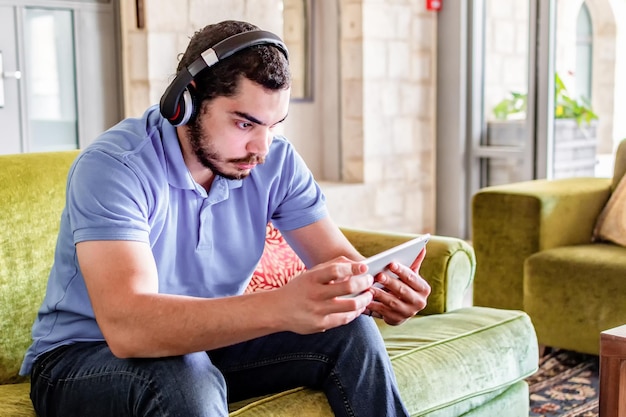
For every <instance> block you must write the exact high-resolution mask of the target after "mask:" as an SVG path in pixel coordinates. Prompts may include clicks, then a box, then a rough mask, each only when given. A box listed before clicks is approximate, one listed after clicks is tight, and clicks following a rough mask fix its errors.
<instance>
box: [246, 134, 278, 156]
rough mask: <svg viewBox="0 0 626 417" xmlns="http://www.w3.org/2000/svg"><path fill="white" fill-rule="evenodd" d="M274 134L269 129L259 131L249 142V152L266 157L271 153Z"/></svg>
mask: <svg viewBox="0 0 626 417" xmlns="http://www.w3.org/2000/svg"><path fill="white" fill-rule="evenodd" d="M273 137H274V134H273V133H272V132H271V131H270V130H269V129H267V128H263V129H258V132H256V134H255V136H254V138H253V139H252V140H251V141H250V142H248V147H247V150H248V151H249V152H251V153H254V154H257V155H265V154H267V152H268V151H269V146H270V143H271V142H272V138H273Z"/></svg>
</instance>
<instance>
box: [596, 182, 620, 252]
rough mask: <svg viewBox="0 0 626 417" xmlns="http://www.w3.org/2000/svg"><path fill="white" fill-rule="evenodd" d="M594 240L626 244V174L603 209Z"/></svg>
mask: <svg viewBox="0 0 626 417" xmlns="http://www.w3.org/2000/svg"><path fill="white" fill-rule="evenodd" d="M593 240H594V241H606V242H613V243H616V244H618V245H621V246H626V176H623V177H622V179H621V180H620V181H619V183H618V184H617V187H616V188H615V191H613V193H612V194H611V197H610V198H609V201H608V202H607V203H606V205H605V206H604V209H602V213H600V216H599V217H598V220H597V222H596V227H595V229H594V231H593Z"/></svg>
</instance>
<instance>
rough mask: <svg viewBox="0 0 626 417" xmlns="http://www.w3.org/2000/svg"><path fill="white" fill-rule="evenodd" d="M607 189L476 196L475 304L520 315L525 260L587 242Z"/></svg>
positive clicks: (599, 181)
mask: <svg viewBox="0 0 626 417" xmlns="http://www.w3.org/2000/svg"><path fill="white" fill-rule="evenodd" d="M610 183H611V181H610V179H608V178H567V179H559V180H535V181H526V182H520V183H514V184H508V185H502V186H495V187H487V188H484V189H482V190H480V191H479V192H478V193H476V194H475V195H474V197H473V199H472V244H473V246H474V250H475V251H476V259H477V270H476V278H475V282H474V304H476V305H481V306H489V307H496V308H508V309H523V265H524V260H525V259H526V258H527V257H528V256H530V255H532V254H533V253H535V252H538V251H540V250H544V249H549V248H554V247H559V246H569V245H576V244H582V243H588V242H590V241H591V235H592V232H593V228H594V225H595V222H596V219H597V218H598V216H599V214H600V212H601V211H602V208H603V207H604V205H605V204H606V202H607V200H608V198H609V194H610Z"/></svg>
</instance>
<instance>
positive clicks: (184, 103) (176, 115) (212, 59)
mask: <svg viewBox="0 0 626 417" xmlns="http://www.w3.org/2000/svg"><path fill="white" fill-rule="evenodd" d="M256 45H270V46H274V47H276V48H278V49H279V50H280V51H281V52H282V53H283V55H285V58H287V59H289V52H288V51H287V47H286V46H285V44H284V43H283V41H282V40H281V39H280V38H279V37H278V36H276V35H274V34H273V33H271V32H267V31H264V30H252V31H248V32H242V33H238V34H235V35H233V36H230V37H228V38H226V39H224V40H221V41H220V42H218V43H216V44H215V45H214V46H213V47H211V48H209V49H207V50H206V51H204V52H202V53H201V54H200V56H199V57H198V58H197V59H196V60H195V61H193V62H192V63H191V64H190V65H189V66H188V67H185V68H183V69H182V70H180V71H179V73H178V74H177V75H176V78H174V81H172V83H171V84H170V85H169V86H168V87H167V89H166V90H165V93H164V94H163V96H162V97H161V102H160V110H161V114H162V115H163V117H165V118H166V119H168V120H169V121H170V123H172V124H173V125H174V126H180V125H183V124H185V123H187V122H188V121H189V119H190V118H191V116H192V114H193V104H192V102H193V100H192V98H191V96H190V93H189V91H188V87H189V85H190V84H191V82H192V81H193V79H194V78H195V77H196V75H198V74H199V73H201V72H202V71H204V70H205V69H207V68H209V67H212V66H213V65H215V64H217V63H218V62H220V61H221V60H223V59H225V58H228V57H229V56H231V55H233V54H235V53H237V52H239V51H241V50H242V49H245V48H250V47H252V46H256ZM186 95H189V96H188V97H187V96H186ZM188 104H190V105H188Z"/></svg>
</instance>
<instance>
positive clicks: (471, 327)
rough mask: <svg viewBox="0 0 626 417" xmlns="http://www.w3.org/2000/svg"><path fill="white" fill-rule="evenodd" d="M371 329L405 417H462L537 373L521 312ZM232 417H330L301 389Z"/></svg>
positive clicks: (317, 398) (462, 313)
mask: <svg viewBox="0 0 626 417" xmlns="http://www.w3.org/2000/svg"><path fill="white" fill-rule="evenodd" d="M376 322H377V324H378V326H379V329H380V331H381V334H382V335H383V337H384V339H385V344H386V346H387V351H388V352H389V355H390V357H391V362H392V364H393V368H394V371H395V374H396V378H397V381H398V386H399V389H400V393H401V395H402V399H403V401H404V402H405V404H406V406H407V408H408V410H409V413H410V414H411V415H420V416H422V415H428V416H439V415H446V416H453V415H454V416H460V415H464V414H465V413H467V412H469V411H470V410H472V409H474V408H480V407H481V406H482V405H485V404H487V403H489V402H490V401H492V400H493V399H495V398H498V397H500V396H502V395H503V394H504V393H505V392H507V391H508V390H509V389H510V387H511V386H514V384H516V383H518V382H520V381H521V382H522V383H521V384H520V385H519V386H518V387H517V388H516V389H522V390H523V389H524V388H526V385H525V382H523V381H522V380H523V379H524V378H526V377H528V376H530V375H531V374H533V373H534V372H535V371H536V370H537V364H538V357H539V356H538V351H537V340H536V337H535V333H534V329H533V327H532V324H531V322H530V319H529V318H528V316H527V315H526V314H525V313H523V312H520V311H515V310H497V309H491V308H484V307H466V308H462V309H459V310H455V311H452V312H448V313H444V314H436V315H431V316H423V317H415V318H412V319H411V320H409V321H407V322H406V323H404V324H403V325H402V326H389V325H387V324H385V323H384V322H382V321H381V320H376ZM526 389H527V388H526ZM521 398H525V399H527V398H528V396H527V394H526V395H525V396H522V397H521ZM524 406H525V407H528V404H527V403H525V404H524ZM232 409H233V410H235V411H234V412H233V413H232V414H231V416H233V417H234V416H237V417H249V416H250V417H252V416H258V415H273V416H289V415H304V416H309V415H311V416H314V415H332V413H331V412H330V408H329V406H328V402H327V401H326V398H325V397H324V395H323V394H322V393H321V392H319V391H312V390H310V389H305V388H297V389H294V390H291V391H287V392H282V393H280V394H276V395H272V396H268V397H263V398H260V399H257V400H256V401H254V402H249V401H247V402H241V403H237V404H233V407H232ZM522 411H525V412H526V413H527V409H526V410H524V408H522ZM508 415H511V414H508ZM520 415H523V413H522V414H520ZM526 415H528V414H526Z"/></svg>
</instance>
